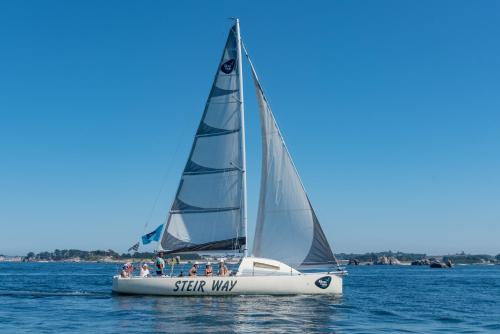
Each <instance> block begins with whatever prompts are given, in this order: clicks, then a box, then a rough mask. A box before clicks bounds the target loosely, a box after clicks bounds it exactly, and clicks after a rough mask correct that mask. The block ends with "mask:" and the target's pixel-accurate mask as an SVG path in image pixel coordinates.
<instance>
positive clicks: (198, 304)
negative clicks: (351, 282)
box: [113, 296, 342, 333]
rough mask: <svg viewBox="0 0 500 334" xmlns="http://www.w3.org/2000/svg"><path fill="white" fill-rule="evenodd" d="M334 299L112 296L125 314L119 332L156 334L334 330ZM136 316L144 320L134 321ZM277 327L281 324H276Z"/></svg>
mask: <svg viewBox="0 0 500 334" xmlns="http://www.w3.org/2000/svg"><path fill="white" fill-rule="evenodd" d="M341 303H342V298H338V297H333V296H280V297H269V296H233V297H230V296H228V297H217V296H213V297H183V298H175V297H138V296H114V297H113V308H114V312H115V313H117V314H121V313H127V314H129V316H130V317H129V318H130V319H129V320H128V321H123V322H122V323H120V324H118V326H119V327H120V328H123V329H125V328H130V326H137V325H140V326H145V327H146V328H150V329H152V330H153V331H154V332H163V333H170V332H185V333H192V332H207V333H217V332H221V331H229V332H235V333H255V332H261V331H262V330H263V329H265V330H266V332H281V333H282V332H287V331H289V332H294V331H296V330H297V329H298V328H300V329H301V330H302V331H305V332H317V331H328V332H335V323H336V321H337V320H339V315H338V314H337V311H336V310H335V308H334V307H333V306H334V305H341ZM135 312H139V313H141V314H143V315H146V314H147V317H143V318H142V319H136V318H135V316H134V313H135ZM278 324H279V326H277V325H278Z"/></svg>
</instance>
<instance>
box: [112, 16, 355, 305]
mask: <svg viewBox="0 0 500 334" xmlns="http://www.w3.org/2000/svg"><path fill="white" fill-rule="evenodd" d="M242 49H243V50H244V51H245V55H246V58H247V60H248V62H249V65H250V68H251V73H252V78H253V82H254V85H255V91H256V95H257V100H258V104H259V110H260V123H261V130H262V131H261V134H262V172H261V173H262V174H261V185H260V199H259V206H258V212H257V223H256V230H255V237H254V241H253V250H252V252H251V255H248V254H247V184H246V153H245V124H244V97H243V77H242V58H243V57H242ZM158 251H163V252H168V253H175V254H182V253H202V254H206V253H215V254H217V253H218V252H219V253H227V252H234V253H239V254H242V255H243V256H242V257H241V260H240V262H239V266H238V269H237V270H236V271H235V272H234V273H233V274H232V275H230V276H224V277H218V276H213V277H205V276H195V277H169V276H163V277H148V278H141V277H127V278H123V277H120V276H115V277H113V291H115V292H118V293H126V294H147V295H172V296H190V295H191V296H192V295H252V294H264V295H290V294H341V293H342V279H343V276H344V275H345V274H346V272H345V271H343V270H341V269H339V267H338V263H337V261H336V259H335V256H334V254H333V252H332V250H331V248H330V245H329V243H328V240H327V238H326V236H325V234H324V232H323V230H322V228H321V225H320V223H319V221H318V218H317V217H316V214H315V212H314V210H313V208H312V205H311V202H310V201H309V198H308V196H307V194H306V192H305V189H304V186H303V184H302V182H301V180H300V177H299V174H298V172H297V169H296V168H295V165H294V163H293V161H292V158H291V156H290V153H289V151H288V149H287V147H286V145H285V142H284V140H283V136H282V134H281V132H280V130H279V128H278V125H277V123H276V119H275V118H274V115H273V113H272V110H271V107H270V105H269V102H268V100H267V98H266V95H265V94H264V90H263V88H262V85H261V84H260V82H259V79H258V76H257V74H256V71H255V68H254V65H253V63H252V61H251V59H250V57H249V55H248V52H247V50H246V48H245V47H244V45H243V43H242V40H241V36H240V25H239V20H238V19H235V23H234V25H233V26H232V27H231V29H230V31H229V35H228V38H227V41H226V44H225V47H224V51H223V54H222V58H221V61H220V63H219V65H218V67H217V71H216V74H215V79H214V82H213V85H212V88H211V90H210V95H209V97H208V100H207V102H206V105H205V110H204V112H203V115H202V118H201V121H200V124H199V126H198V128H197V131H196V135H195V137H194V142H193V145H192V148H191V151H190V153H189V157H188V160H187V163H186V165H185V167H184V170H183V172H182V177H181V180H180V183H179V186H178V189H177V192H176V195H175V199H174V201H173V203H172V205H171V208H170V210H169V215H168V218H167V220H166V223H165V226H164V228H163V234H162V236H161V239H160V242H159V247H158ZM318 267H321V268H330V270H328V269H327V270H326V271H323V272H317V271H316V272H309V273H308V272H307V268H318ZM316 270H317V269H316Z"/></svg>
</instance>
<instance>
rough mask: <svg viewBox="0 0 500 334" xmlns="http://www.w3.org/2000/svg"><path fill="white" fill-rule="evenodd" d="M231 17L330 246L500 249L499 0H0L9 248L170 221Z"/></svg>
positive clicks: (85, 244) (99, 236) (251, 149)
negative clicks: (238, 26)
mask: <svg viewBox="0 0 500 334" xmlns="http://www.w3.org/2000/svg"><path fill="white" fill-rule="evenodd" d="M230 16H237V17H239V18H240V19H241V31H242V37H243V40H244V42H245V45H246V46H247V48H248V50H249V52H250V54H251V57H252V60H253V62H254V64H255V66H256V69H257V72H258V74H259V77H260V80H261V83H262V85H263V86H264V89H265V91H266V93H267V96H268V99H269V101H270V103H271V106H272V108H273V111H274V113H275V116H276V119H277V121H278V123H279V125H280V128H281V130H282V133H283V135H284V138H285V141H286V143H287V146H288V149H289V150H290V152H291V155H292V157H293V159H294V162H295V164H296V166H297V168H298V170H299V173H300V175H301V177H302V180H303V183H304V185H305V187H306V190H307V192H308V195H309V197H310V199H311V202H312V205H313V207H314V208H315V211H316V214H317V216H318V218H319V220H320V222H321V224H322V226H323V229H324V231H325V234H326V235H327V237H328V239H329V241H330V244H331V245H332V247H333V249H334V251H335V252H360V253H363V252H370V251H384V250H392V251H398V250H399V251H406V252H419V253H427V254H452V253H456V252H461V251H465V252H472V253H488V254H498V253H500V246H499V245H500V242H499V236H500V55H499V54H500V42H499V38H498V36H500V3H499V2H497V1H460V0H459V1H385V0H383V1H376V2H375V1H307V2H305V1H303V2H297V3H295V2H289V1H273V2H271V1H246V2H243V1H240V2H238V1H204V2H202V1H121V0H120V1H92V0H85V1H62V0H59V1H51V0H48V1H43V2H42V1H34V0H33V1H2V2H0V226H1V232H0V254H9V255H15V254H26V252H28V251H35V252H39V251H43V250H53V249H55V248H59V249H64V248H77V249H86V250H91V249H114V250H117V251H125V250H126V249H127V248H128V247H129V246H131V245H132V244H133V243H134V242H135V241H137V240H138V238H139V237H140V235H142V234H143V232H149V231H150V230H153V229H154V228H155V227H156V226H158V225H159V224H161V223H162V222H163V221H164V219H165V216H166V214H167V212H168V209H169V206H170V203H171V201H172V199H173V197H174V195H175V190H176V187H177V184H178V182H179V178H180V174H181V171H182V168H183V166H184V164H185V161H186V159H187V155H188V152H189V149H190V146H191V143H192V138H193V135H194V133H195V130H196V128H197V125H198V122H199V119H200V117H201V114H202V112H203V107H204V104H205V100H206V97H207V96H208V93H209V89H210V86H211V81H212V79H213V75H214V73H215V70H216V68H217V65H218V61H219V58H220V54H221V52H222V49H223V46H224V43H225V39H226V35H227V32H228V30H229V28H230V26H231V21H229V20H227V18H228V17H230ZM248 70H249V69H248V66H246V67H245V68H244V75H245V87H246V89H245V97H246V107H245V109H246V113H245V114H246V131H247V133H246V134H247V164H248V166H247V175H248V212H249V231H250V235H249V238H250V239H252V238H253V231H254V228H255V219H256V210H257V202H258V191H259V189H258V188H259V182H260V145H261V143H260V132H259V131H260V128H259V124H258V110H257V104H256V100H255V95H254V92H253V88H252V86H251V81H250V80H251V79H250V76H249V72H248ZM146 224H147V226H145V225H146Z"/></svg>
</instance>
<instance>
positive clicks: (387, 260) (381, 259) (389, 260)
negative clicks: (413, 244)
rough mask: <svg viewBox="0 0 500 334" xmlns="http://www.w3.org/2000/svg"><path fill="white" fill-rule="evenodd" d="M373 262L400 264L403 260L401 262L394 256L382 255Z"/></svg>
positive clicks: (378, 263) (377, 263)
mask: <svg viewBox="0 0 500 334" xmlns="http://www.w3.org/2000/svg"><path fill="white" fill-rule="evenodd" d="M373 264H376V265H399V264H401V262H399V260H398V259H396V258H395V257H393V256H380V257H379V258H377V260H376V261H375V262H373Z"/></svg>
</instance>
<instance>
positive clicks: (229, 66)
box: [220, 59, 236, 74]
mask: <svg viewBox="0 0 500 334" xmlns="http://www.w3.org/2000/svg"><path fill="white" fill-rule="evenodd" d="M234 64H236V61H235V60H234V59H229V60H228V61H226V62H225V63H224V64H222V65H221V66H220V70H221V71H222V72H224V73H226V74H229V73H231V72H232V71H233V69H234Z"/></svg>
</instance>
